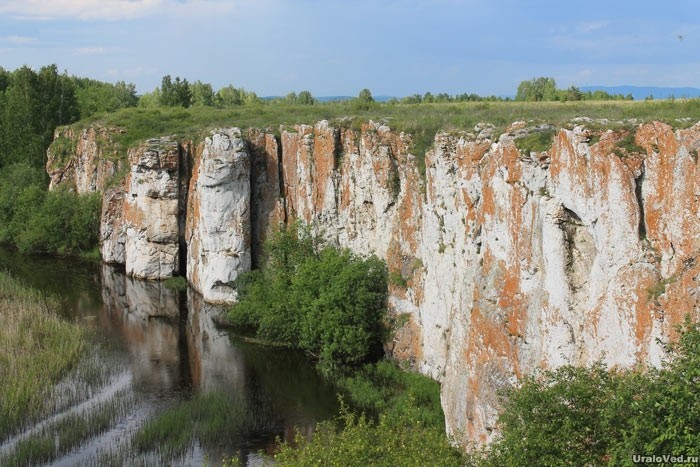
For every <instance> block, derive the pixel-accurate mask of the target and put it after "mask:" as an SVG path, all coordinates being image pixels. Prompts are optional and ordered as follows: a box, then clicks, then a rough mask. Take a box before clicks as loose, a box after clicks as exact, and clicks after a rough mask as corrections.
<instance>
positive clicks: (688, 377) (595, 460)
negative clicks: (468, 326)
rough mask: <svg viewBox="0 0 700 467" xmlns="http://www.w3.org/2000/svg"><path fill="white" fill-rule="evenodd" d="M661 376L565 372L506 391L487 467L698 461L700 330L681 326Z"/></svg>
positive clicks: (594, 369) (580, 370)
mask: <svg viewBox="0 0 700 467" xmlns="http://www.w3.org/2000/svg"><path fill="white" fill-rule="evenodd" d="M667 349H668V351H669V353H670V355H671V356H672V358H671V360H670V361H669V362H667V363H666V364H665V366H664V367H663V368H662V369H660V370H648V371H647V372H641V371H639V370H635V371H626V372H622V371H611V370H608V369H607V368H606V367H605V365H603V364H602V363H597V364H596V365H594V366H593V367H591V368H576V367H572V366H565V367H563V368H560V369H558V370H556V371H552V372H546V373H545V374H543V375H542V376H541V377H539V378H536V377H531V378H527V379H525V380H524V381H523V382H522V384H521V386H520V388H517V389H511V390H509V391H508V392H507V394H506V397H505V402H504V405H503V412H502V415H501V417H500V420H499V423H500V425H501V428H502V435H501V438H500V440H499V441H498V442H496V443H495V444H494V445H493V448H492V451H491V453H490V455H489V458H488V462H487V463H488V464H489V465H515V464H520V465H528V464H530V465H534V464H538V465H599V464H604V463H608V462H609V463H611V464H613V465H632V464H633V463H632V454H635V453H636V454H640V453H648V454H664V453H667V454H673V455H676V456H679V455H697V447H698V446H700V385H698V382H700V327H698V325H697V324H692V323H690V321H689V320H686V322H685V324H684V326H683V328H682V332H681V334H680V338H679V341H678V342H677V343H675V344H672V345H668V346H667Z"/></svg>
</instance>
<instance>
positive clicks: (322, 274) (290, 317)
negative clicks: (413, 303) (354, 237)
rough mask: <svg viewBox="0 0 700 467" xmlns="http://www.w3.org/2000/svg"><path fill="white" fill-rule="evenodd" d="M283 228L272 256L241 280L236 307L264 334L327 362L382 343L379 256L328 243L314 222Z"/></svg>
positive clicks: (243, 321) (239, 318)
mask: <svg viewBox="0 0 700 467" xmlns="http://www.w3.org/2000/svg"><path fill="white" fill-rule="evenodd" d="M297 230H298V229H297V226H296V225H292V226H290V227H286V228H282V229H281V230H280V231H278V232H277V233H276V234H274V235H273V238H272V239H271V241H269V242H268V244H267V245H266V247H265V249H266V256H267V262H266V264H265V266H264V267H263V268H262V269H261V270H258V271H253V272H251V273H249V274H245V275H244V276H243V277H242V278H241V279H240V281H239V284H238V285H239V291H240V300H239V303H238V304H236V305H235V306H234V308H233V309H232V310H231V312H230V315H229V316H230V318H231V320H232V321H233V322H234V323H235V324H237V325H239V326H250V327H252V328H254V329H255V330H256V332H257V335H258V336H259V337H261V338H263V339H265V340H268V341H273V342H281V343H285V344H287V345H289V346H291V347H298V348H301V349H303V350H305V351H307V352H309V353H311V354H312V355H314V356H316V357H318V358H319V359H320V360H321V361H322V362H323V363H326V364H333V363H341V364H342V363H358V362H361V361H363V360H365V359H367V358H368V357H369V356H371V355H373V354H376V353H377V352H378V351H379V350H380V349H381V340H382V337H383V325H382V320H383V317H384V311H385V305H386V303H385V302H386V282H387V273H386V267H385V266H384V264H383V263H382V262H381V261H380V260H379V259H377V258H376V257H370V258H367V259H362V258H359V257H356V256H355V255H353V254H352V253H351V252H350V251H348V250H338V249H335V248H331V247H327V246H324V245H323V244H322V242H321V240H320V239H319V238H318V237H314V236H312V235H311V233H310V232H309V231H308V229H299V230H300V233H299V234H298V233H297Z"/></svg>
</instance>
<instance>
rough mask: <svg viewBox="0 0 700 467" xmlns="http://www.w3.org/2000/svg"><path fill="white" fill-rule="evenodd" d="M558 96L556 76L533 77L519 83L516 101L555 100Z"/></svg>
mask: <svg viewBox="0 0 700 467" xmlns="http://www.w3.org/2000/svg"><path fill="white" fill-rule="evenodd" d="M556 97H557V85H556V82H555V81H554V78H545V77H539V78H533V79H531V80H527V81H522V82H521V83H520V85H518V93H517V94H516V96H515V100H516V101H553V100H556Z"/></svg>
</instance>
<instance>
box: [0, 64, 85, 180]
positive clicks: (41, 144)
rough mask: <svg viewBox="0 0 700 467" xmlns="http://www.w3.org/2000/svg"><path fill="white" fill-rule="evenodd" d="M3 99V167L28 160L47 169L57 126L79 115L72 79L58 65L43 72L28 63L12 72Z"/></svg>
mask: <svg viewBox="0 0 700 467" xmlns="http://www.w3.org/2000/svg"><path fill="white" fill-rule="evenodd" d="M3 100H4V107H3V108H2V110H3V112H2V115H0V119H1V120H0V121H1V123H2V140H1V141H0V166H2V165H8V164H11V163H16V162H28V163H30V164H31V165H32V166H34V167H37V168H43V167H44V161H45V155H46V154H45V153H46V149H47V148H48V146H49V144H50V143H51V141H52V139H53V132H54V130H55V128H56V126H58V125H65V124H68V123H72V122H74V121H76V120H77V119H78V118H79V107H78V102H77V99H76V95H75V87H74V85H73V83H72V81H71V80H70V78H68V76H66V75H65V74H63V75H61V74H59V73H58V69H57V67H56V65H50V66H45V67H42V68H41V69H40V70H39V73H36V72H34V71H33V70H32V69H31V68H29V67H26V66H25V67H22V68H20V69H18V70H16V71H15V72H13V73H12V74H11V76H10V79H9V85H8V87H7V88H6V91H5V93H4V99H3Z"/></svg>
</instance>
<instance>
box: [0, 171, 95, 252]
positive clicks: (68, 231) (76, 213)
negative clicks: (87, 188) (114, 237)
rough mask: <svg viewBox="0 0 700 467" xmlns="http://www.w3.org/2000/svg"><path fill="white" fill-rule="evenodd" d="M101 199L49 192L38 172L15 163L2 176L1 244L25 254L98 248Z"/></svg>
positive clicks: (0, 194)
mask: <svg viewBox="0 0 700 467" xmlns="http://www.w3.org/2000/svg"><path fill="white" fill-rule="evenodd" d="M100 205H101V203H100V196H99V194H92V195H86V196H80V195H77V194H76V193H74V192H72V191H69V190H66V189H59V190H55V191H50V192H49V191H46V190H45V188H44V185H43V183H42V175H41V172H40V171H39V170H38V169H34V168H31V167H29V166H28V165H26V164H15V165H13V166H11V167H8V168H7V169H5V170H4V171H3V172H2V173H0V241H3V242H10V243H13V244H15V245H16V246H17V247H18V248H19V249H20V250H21V251H22V252H43V253H59V254H66V253H78V252H81V251H87V250H91V249H92V248H93V247H94V246H95V245H97V240H98V238H97V237H98V232H99V215H100V207H101V206H100Z"/></svg>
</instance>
